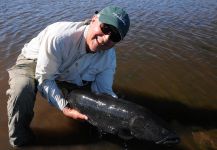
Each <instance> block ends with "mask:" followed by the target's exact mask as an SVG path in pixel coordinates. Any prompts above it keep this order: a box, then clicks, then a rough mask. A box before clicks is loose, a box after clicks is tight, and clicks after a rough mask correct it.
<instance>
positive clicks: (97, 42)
mask: <svg viewBox="0 0 217 150" xmlns="http://www.w3.org/2000/svg"><path fill="white" fill-rule="evenodd" d="M102 25H103V24H102V23H101V22H100V21H99V19H98V17H97V16H94V17H93V18H92V20H91V23H90V26H89V30H88V32H87V37H86V43H87V49H88V50H89V51H91V52H96V51H98V50H107V49H110V48H112V47H113V46H114V45H115V44H116V43H117V42H113V41H112V40H111V38H110V36H111V34H104V33H103V31H102Z"/></svg>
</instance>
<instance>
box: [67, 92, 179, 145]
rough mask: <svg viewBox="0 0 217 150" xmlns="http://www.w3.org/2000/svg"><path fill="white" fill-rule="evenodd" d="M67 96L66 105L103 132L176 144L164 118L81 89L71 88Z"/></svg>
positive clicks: (123, 102)
mask: <svg viewBox="0 0 217 150" xmlns="http://www.w3.org/2000/svg"><path fill="white" fill-rule="evenodd" d="M67 99H68V102H69V104H70V107H72V108H74V109H76V110H78V111H80V112H81V113H83V114H85V115H87V117H88V120H87V121H88V122H89V123H90V124H92V125H93V126H95V127H97V128H98V129H100V130H101V131H103V132H106V133H111V134H115V135H118V136H119V137H120V138H122V139H124V140H129V139H132V138H136V139H140V140H146V141H151V142H154V143H156V144H163V145H173V144H177V143H179V137H178V136H177V134H176V133H175V132H174V131H172V130H171V129H170V128H169V127H168V125H167V124H166V123H165V122H164V121H162V120H161V119H159V117H157V116H156V115H154V114H153V113H151V112H150V111H149V110H147V109H146V108H144V107H142V106H140V105H137V104H135V103H132V102H129V101H126V100H123V99H117V98H113V97H111V96H109V95H102V94H101V95H98V94H94V93H91V92H88V91H84V90H74V91H72V92H71V93H69V95H68V98H67Z"/></svg>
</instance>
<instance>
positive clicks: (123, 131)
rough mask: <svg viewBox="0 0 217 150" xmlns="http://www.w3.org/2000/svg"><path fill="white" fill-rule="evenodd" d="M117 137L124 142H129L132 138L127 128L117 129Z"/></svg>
mask: <svg viewBox="0 0 217 150" xmlns="http://www.w3.org/2000/svg"><path fill="white" fill-rule="evenodd" d="M118 136H119V137H120V138H122V139H124V140H130V139H132V138H133V136H132V135H131V131H130V129H127V128H121V129H119V130H118Z"/></svg>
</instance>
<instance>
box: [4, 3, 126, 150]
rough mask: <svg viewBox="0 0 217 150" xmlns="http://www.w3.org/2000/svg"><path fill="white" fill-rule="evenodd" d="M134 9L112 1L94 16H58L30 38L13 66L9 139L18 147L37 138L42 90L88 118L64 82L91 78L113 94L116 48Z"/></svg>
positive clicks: (70, 112) (95, 88)
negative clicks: (80, 19) (79, 18)
mask: <svg viewBox="0 0 217 150" xmlns="http://www.w3.org/2000/svg"><path fill="white" fill-rule="evenodd" d="M129 26H130V20H129V17H128V14H127V13H126V12H125V11H124V10H123V9H122V8H120V7H116V6H108V7H106V8H104V9H103V10H101V11H100V12H99V13H96V14H95V15H94V16H93V17H92V19H91V20H90V21H89V22H57V23H54V24H51V25H49V26H47V27H46V28H45V29H44V30H42V31H41V32H40V33H39V34H38V35H37V36H36V37H35V38H33V39H32V40H31V41H30V42H29V43H27V44H25V45H24V47H23V49H22V52H21V54H20V55H19V56H18V59H17V61H16V64H15V65H14V66H13V67H12V68H10V69H9V70H8V72H9V85H10V88H9V89H8V90H7V95H9V100H8V103H7V110H8V128H9V142H10V144H11V145H12V146H13V147H20V146H23V145H27V144H31V142H32V141H33V140H34V135H33V132H32V130H31V128H30V123H31V121H32V118H33V115H34V112H33V108H34V103H35V98H36V92H37V91H39V92H40V93H41V95H42V96H43V97H45V98H46V99H47V100H48V102H49V103H50V104H52V105H53V106H55V107H56V108H58V109H59V110H61V111H62V112H63V114H64V115H65V116H68V117H71V118H73V119H82V120H87V119H88V118H87V116H86V115H85V114H81V113H79V112H78V111H77V110H75V109H72V108H69V107H68V102H67V99H65V97H64V95H63V92H62V91H61V88H60V87H59V86H58V83H63V82H64V83H70V84H73V85H76V86H79V87H83V86H85V85H87V84H89V83H90V87H91V91H92V92H94V93H106V94H109V95H111V96H113V97H116V94H115V93H114V92H113V90H112V84H113V78H114V73H115V68H116V54H115V49H114V48H113V47H114V46H115V44H117V43H118V42H120V41H121V40H123V39H124V37H125V36H126V34H127V32H128V30H129Z"/></svg>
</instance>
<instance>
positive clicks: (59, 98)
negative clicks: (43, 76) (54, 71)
mask: <svg viewBox="0 0 217 150" xmlns="http://www.w3.org/2000/svg"><path fill="white" fill-rule="evenodd" d="M38 90H39V92H40V93H41V95H42V96H43V97H44V98H46V99H47V100H48V102H49V103H50V104H52V105H53V106H55V107H56V108H58V109H60V110H63V108H64V107H65V106H66V105H67V104H68V102H67V101H66V100H65V99H64V97H63V94H62V92H61V91H60V89H59V88H58V86H57V84H56V82H55V81H54V80H44V81H43V82H42V84H41V85H40V86H38Z"/></svg>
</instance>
